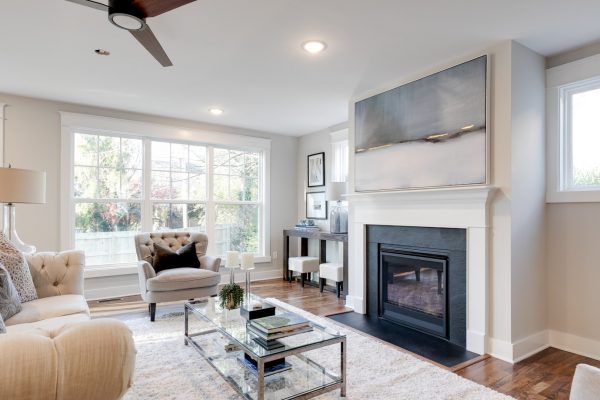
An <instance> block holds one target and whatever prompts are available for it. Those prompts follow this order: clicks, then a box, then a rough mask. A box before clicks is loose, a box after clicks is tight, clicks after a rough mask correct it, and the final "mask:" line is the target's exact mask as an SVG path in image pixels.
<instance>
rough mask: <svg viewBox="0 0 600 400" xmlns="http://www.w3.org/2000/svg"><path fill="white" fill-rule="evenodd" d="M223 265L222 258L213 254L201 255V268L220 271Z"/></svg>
mask: <svg viewBox="0 0 600 400" xmlns="http://www.w3.org/2000/svg"><path fill="white" fill-rule="evenodd" d="M220 266H221V258H219V257H212V256H202V257H200V268H202V269H208V270H210V271H214V272H219V267H220Z"/></svg>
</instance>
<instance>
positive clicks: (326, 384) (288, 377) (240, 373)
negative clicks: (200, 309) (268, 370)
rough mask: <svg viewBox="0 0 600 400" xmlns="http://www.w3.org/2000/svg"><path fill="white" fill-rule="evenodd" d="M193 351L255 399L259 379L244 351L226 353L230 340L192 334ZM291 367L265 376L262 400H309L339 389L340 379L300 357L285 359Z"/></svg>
mask: <svg viewBox="0 0 600 400" xmlns="http://www.w3.org/2000/svg"><path fill="white" fill-rule="evenodd" d="M192 340H193V342H194V344H195V346H194V347H196V349H197V350H198V351H200V353H201V354H202V355H203V356H204V358H205V359H206V360H207V361H208V362H209V363H210V364H211V365H212V366H213V367H214V368H215V369H216V370H217V371H218V372H219V373H220V374H221V376H222V377H223V378H224V379H226V380H227V381H228V382H229V383H230V384H231V385H232V386H233V387H234V388H235V389H236V390H237V391H238V392H239V393H240V394H242V395H243V396H244V397H245V398H247V399H252V400H258V398H259V394H258V379H257V374H256V372H255V371H251V370H250V369H249V368H248V367H247V366H246V365H245V364H244V361H243V360H242V359H243V358H244V353H243V351H241V350H239V349H237V350H232V351H226V350H225V347H226V345H227V344H228V343H230V341H228V340H227V338H225V337H224V336H223V335H222V334H220V333H219V332H218V331H213V332H211V333H206V334H200V335H195V336H194V337H193V338H192ZM285 361H286V362H287V363H289V365H290V366H291V368H289V369H287V370H284V371H282V372H277V373H274V374H272V375H269V376H265V390H264V399H272V400H276V399H277V400H279V399H293V398H310V397H313V396H316V395H318V394H320V393H322V392H326V391H330V390H335V388H338V387H341V384H342V379H341V376H340V375H338V374H335V373H333V372H332V371H329V370H327V369H325V368H323V367H321V366H320V365H318V364H317V363H315V362H313V361H312V360H311V359H309V358H308V357H305V356H303V355H302V354H296V355H292V356H288V357H286V358H285Z"/></svg>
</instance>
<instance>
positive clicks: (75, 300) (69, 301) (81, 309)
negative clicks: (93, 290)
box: [4, 294, 89, 326]
mask: <svg viewBox="0 0 600 400" xmlns="http://www.w3.org/2000/svg"><path fill="white" fill-rule="evenodd" d="M79 313H84V314H86V315H89V309H88V305H87V302H86V301H85V298H84V297H83V296H81V295H79V294H65V295H63V296H53V297H44V298H42V299H37V300H32V301H29V302H27V303H23V304H22V309H21V312H20V313H18V314H16V315H14V316H13V317H12V318H9V319H7V320H6V321H4V322H5V323H6V326H11V325H15V324H25V323H29V322H36V321H41V320H43V319H48V318H55V317H62V316H64V315H71V314H79Z"/></svg>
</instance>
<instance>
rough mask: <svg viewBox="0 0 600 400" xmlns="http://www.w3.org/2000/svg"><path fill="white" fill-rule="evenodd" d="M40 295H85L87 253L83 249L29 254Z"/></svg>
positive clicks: (28, 261) (34, 279) (28, 260)
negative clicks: (84, 282)
mask: <svg viewBox="0 0 600 400" xmlns="http://www.w3.org/2000/svg"><path fill="white" fill-rule="evenodd" d="M27 264H28V265H29V271H31V276H32V277H33V284H34V285H35V289H36V291H37V295H38V297H40V298H42V297H50V296H60V295H63V294H79V295H83V280H84V268H85V255H84V253H83V251H78V250H69V251H63V252H60V253H53V252H42V253H35V254H32V255H30V256H27Z"/></svg>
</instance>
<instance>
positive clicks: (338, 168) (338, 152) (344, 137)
mask: <svg viewBox="0 0 600 400" xmlns="http://www.w3.org/2000/svg"><path fill="white" fill-rule="evenodd" d="M347 180H348V131H347V130H342V131H338V132H334V133H332V134H331V182H346V181H347Z"/></svg>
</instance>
